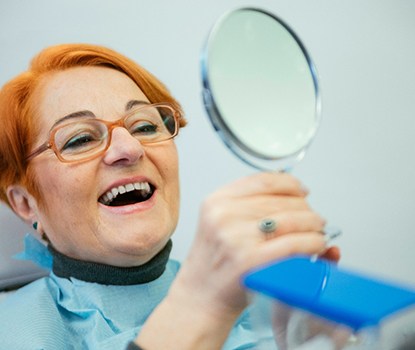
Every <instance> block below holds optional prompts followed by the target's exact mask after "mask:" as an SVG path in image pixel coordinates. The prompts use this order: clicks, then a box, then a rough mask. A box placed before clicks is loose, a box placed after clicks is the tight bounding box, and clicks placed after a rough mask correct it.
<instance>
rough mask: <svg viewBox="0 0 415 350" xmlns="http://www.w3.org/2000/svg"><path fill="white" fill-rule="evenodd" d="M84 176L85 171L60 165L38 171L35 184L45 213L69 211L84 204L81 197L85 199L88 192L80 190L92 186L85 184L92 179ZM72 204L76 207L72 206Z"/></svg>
mask: <svg viewBox="0 0 415 350" xmlns="http://www.w3.org/2000/svg"><path fill="white" fill-rule="evenodd" d="M85 175H86V171H85V170H80V169H76V168H71V167H68V166H66V165H65V164H62V163H59V164H53V165H49V166H47V167H42V169H41V170H40V171H38V176H37V182H38V184H39V190H40V193H41V196H42V199H43V201H44V205H45V208H46V209H47V211H48V212H53V211H55V210H62V207H64V208H65V210H69V211H70V210H71V208H77V207H79V206H81V205H82V204H83V203H84V204H85V203H86V202H87V201H86V200H85V198H81V197H82V196H83V197H85V196H86V194H87V193H88V191H82V189H85V188H91V187H90V186H91V185H92V184H88V183H87V182H88V178H93V177H92V176H91V177H88V176H85ZM73 203H78V205H76V206H74V205H73Z"/></svg>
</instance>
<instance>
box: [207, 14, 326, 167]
mask: <svg viewBox="0 0 415 350" xmlns="http://www.w3.org/2000/svg"><path fill="white" fill-rule="evenodd" d="M201 66H202V79H203V98H204V103H205V108H206V110H207V113H208V115H209V117H210V120H211V122H212V124H213V126H214V128H215V130H216V131H217V132H218V133H219V135H220V136H221V138H222V140H223V141H224V142H225V144H226V145H227V146H228V147H229V148H230V149H231V150H232V151H233V152H234V153H235V154H236V155H237V156H238V157H239V158H241V159H242V160H243V161H245V162H246V163H248V164H250V165H252V166H254V167H256V168H258V169H261V170H273V171H285V170H289V169H290V168H291V167H292V166H293V165H294V164H295V163H296V162H297V161H299V160H300V159H301V158H302V157H303V155H304V153H305V151H306V149H307V147H308V146H309V144H310V142H311V141H312V139H313V137H314V135H315V133H316V130H317V127H318V124H319V112H320V95H319V89H318V82H317V77H316V70H315V67H314V65H313V63H312V62H311V59H310V56H309V55H308V53H307V51H306V49H305V47H304V45H303V44H302V43H301V41H300V39H299V38H298V36H297V35H296V34H295V33H294V32H293V30H292V29H291V28H290V27H289V26H288V25H287V24H286V23H284V22H283V21H281V20H280V19H279V18H277V17H275V16H274V15H272V14H270V13H268V12H266V11H263V10H259V9H253V8H242V9H238V10H234V11H232V12H229V13H227V14H225V15H224V16H222V17H221V18H220V19H219V20H218V21H217V22H216V23H215V25H214V26H213V28H212V30H211V32H210V34H209V37H208V40H207V43H206V46H205V48H204V50H203V54H202V60H201Z"/></svg>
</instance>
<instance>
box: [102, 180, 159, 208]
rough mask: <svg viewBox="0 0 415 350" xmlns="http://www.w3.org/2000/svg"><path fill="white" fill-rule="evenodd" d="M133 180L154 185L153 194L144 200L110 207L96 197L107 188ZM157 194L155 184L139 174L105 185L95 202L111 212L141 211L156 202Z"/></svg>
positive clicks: (105, 191)
mask: <svg viewBox="0 0 415 350" xmlns="http://www.w3.org/2000/svg"><path fill="white" fill-rule="evenodd" d="M135 182H148V183H149V184H151V185H152V186H153V187H154V192H153V195H152V196H151V198H150V199H148V200H146V201H144V202H139V203H134V204H130V205H123V206H120V207H111V206H107V205H105V204H102V203H101V202H99V200H98V199H99V198H100V197H101V196H102V195H103V194H105V193H107V192H108V191H109V190H111V189H112V188H114V187H118V186H125V185H127V184H130V183H135ZM157 194H158V187H157V185H156V184H154V182H152V181H151V180H149V179H148V178H147V177H143V176H139V177H131V178H124V179H120V180H117V181H115V182H113V183H111V184H110V185H109V186H108V187H107V189H106V190H104V191H103V192H102V193H101V195H100V196H99V197H98V199H97V203H98V205H99V207H100V208H101V209H103V210H106V211H108V212H111V213H113V214H132V213H136V212H141V211H145V210H149V209H151V208H152V207H153V206H154V205H155V203H156V200H157Z"/></svg>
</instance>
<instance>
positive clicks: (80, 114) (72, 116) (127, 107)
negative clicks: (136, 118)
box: [51, 100, 150, 129]
mask: <svg viewBox="0 0 415 350" xmlns="http://www.w3.org/2000/svg"><path fill="white" fill-rule="evenodd" d="M149 104H150V103H149V102H147V101H143V100H130V101H128V102H127V104H126V105H125V111H126V112H128V111H129V110H131V109H132V108H133V107H135V106H145V105H149ZM84 117H90V118H96V115H95V114H94V113H93V112H91V111H88V110H84V111H78V112H73V113H70V114H68V115H65V116H64V117H62V118H59V119H58V120H56V121H55V123H53V125H52V128H51V129H53V128H54V127H55V126H57V125H59V124H61V123H63V122H65V121H67V120H70V119H77V118H84Z"/></svg>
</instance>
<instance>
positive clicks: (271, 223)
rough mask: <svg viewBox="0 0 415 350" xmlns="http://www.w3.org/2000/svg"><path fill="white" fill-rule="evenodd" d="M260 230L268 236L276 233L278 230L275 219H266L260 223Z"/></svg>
mask: <svg viewBox="0 0 415 350" xmlns="http://www.w3.org/2000/svg"><path fill="white" fill-rule="evenodd" d="M258 226H259V229H260V230H261V232H263V233H265V234H266V235H268V234H270V233H274V232H275V230H276V229H277V222H276V221H275V220H274V219H269V218H267V219H264V220H261V221H260V222H259V225H258Z"/></svg>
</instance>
